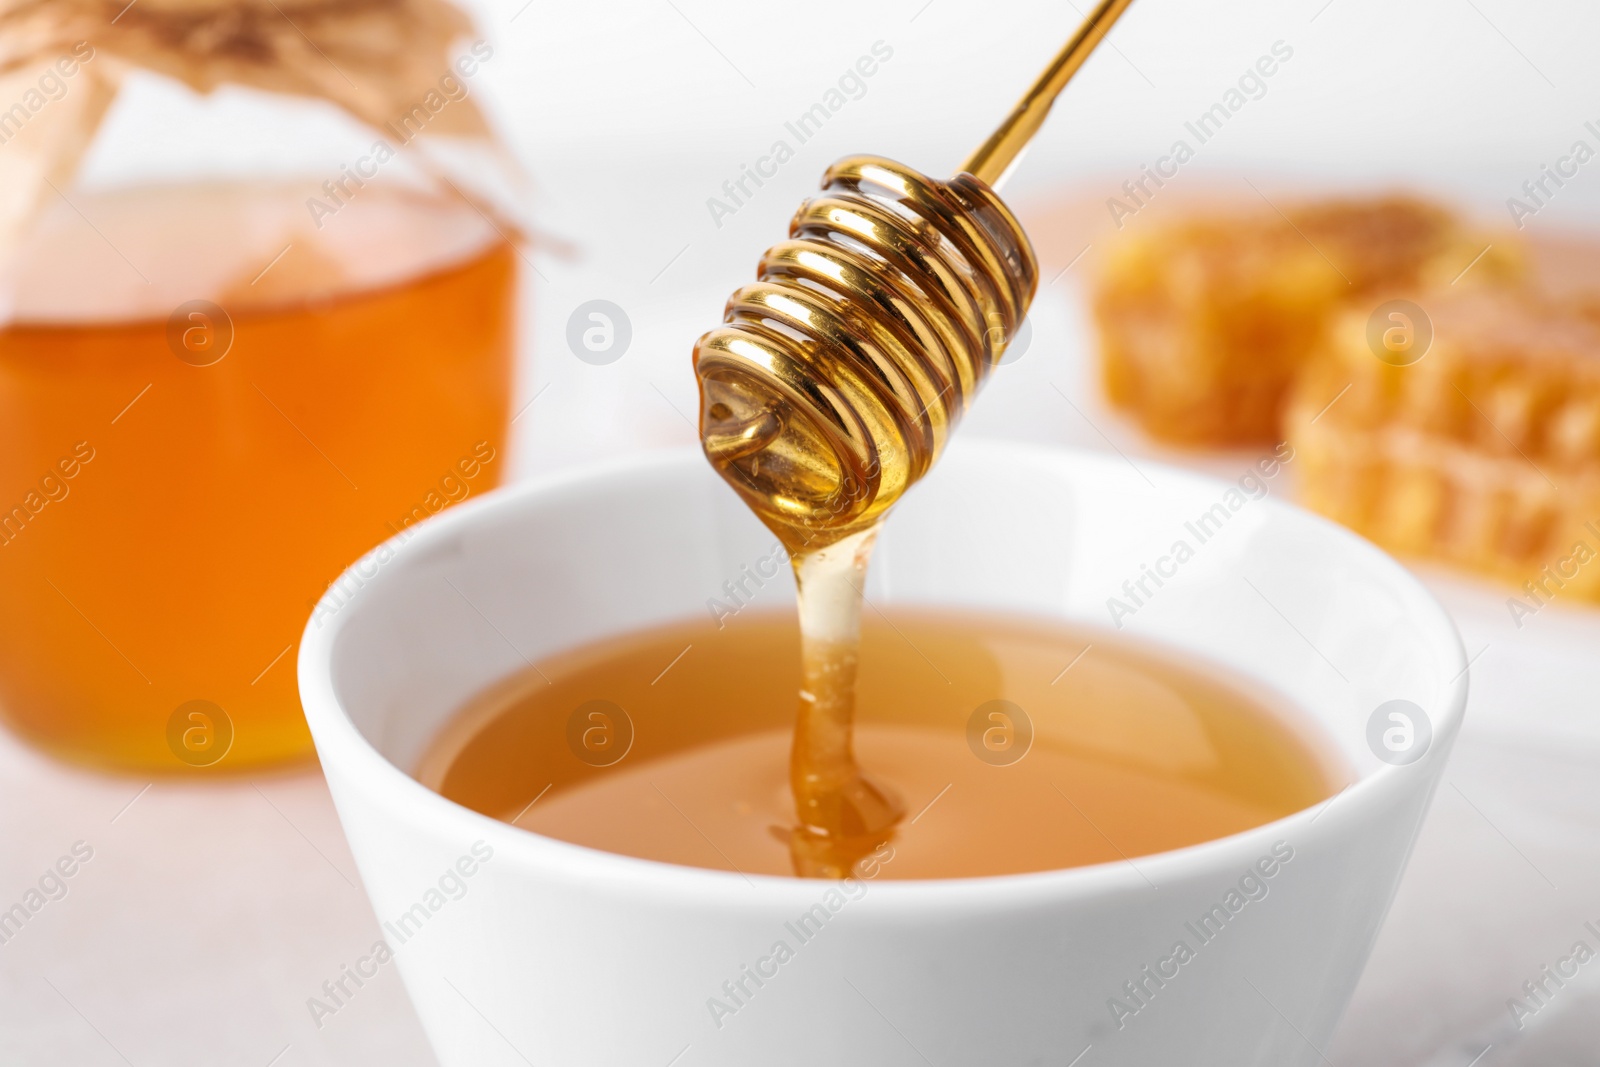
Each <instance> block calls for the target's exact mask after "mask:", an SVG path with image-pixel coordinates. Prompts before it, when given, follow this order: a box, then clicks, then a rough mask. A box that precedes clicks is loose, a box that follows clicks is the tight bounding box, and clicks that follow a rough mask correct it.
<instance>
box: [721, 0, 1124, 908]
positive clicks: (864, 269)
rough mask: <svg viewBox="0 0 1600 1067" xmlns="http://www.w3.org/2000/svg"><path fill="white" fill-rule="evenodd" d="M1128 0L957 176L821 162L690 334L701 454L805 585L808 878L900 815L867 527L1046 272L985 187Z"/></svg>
mask: <svg viewBox="0 0 1600 1067" xmlns="http://www.w3.org/2000/svg"><path fill="white" fill-rule="evenodd" d="M1131 3H1132V0H1102V2H1101V3H1100V4H1099V5H1098V6H1097V7H1096V8H1095V9H1094V11H1093V12H1091V13H1090V15H1089V17H1088V18H1087V19H1085V20H1084V22H1083V24H1082V25H1081V26H1080V27H1079V28H1078V31H1077V32H1076V33H1075V34H1074V35H1073V37H1072V39H1071V40H1070V41H1068V42H1067V44H1066V45H1065V47H1063V48H1062V49H1061V51H1060V52H1059V53H1058V54H1057V55H1056V57H1055V58H1054V59H1053V60H1052V61H1051V62H1050V65H1049V66H1048V67H1046V68H1045V70H1044V72H1043V73H1042V74H1041V75H1040V76H1039V78H1038V79H1037V80H1036V81H1035V82H1034V83H1033V85H1032V86H1031V87H1030V88H1029V89H1028V91H1027V92H1026V93H1024V94H1023V96H1022V99H1021V100H1020V101H1018V103H1017V105H1016V107H1014V108H1013V109H1012V111H1011V113H1010V114H1009V115H1008V116H1007V117H1006V119H1005V121H1004V122H1003V123H1001V125H1000V127H999V128H998V129H997V130H995V132H994V133H993V134H992V135H991V136H990V137H989V139H988V140H987V141H985V142H984V143H983V145H982V147H980V148H979V149H978V150H977V151H976V152H974V153H973V154H972V155H971V156H970V157H969V158H968V159H967V161H966V162H965V163H964V164H963V165H962V167H961V171H960V173H958V174H956V175H955V177H953V178H951V179H950V180H949V181H937V180H935V179H932V178H928V177H926V176H924V175H922V174H919V173H918V172H916V171H914V170H912V169H910V168H909V167H905V166H902V165H901V164H898V163H894V162H891V161H890V160H887V159H880V158H877V157H873V156H852V157H849V158H847V159H842V160H840V161H839V162H837V163H835V164H834V165H833V166H831V167H829V168H828V170H827V172H826V173H825V174H824V175H823V179H822V193H821V195H819V196H816V197H813V198H811V199H810V200H807V201H806V202H805V203H803V204H801V205H800V209H799V211H797V212H796V213H795V216H794V219H793V220H792V221H791V222H790V225H789V240H787V241H784V242H782V243H780V244H777V245H774V246H773V247H772V248H769V249H768V250H767V252H766V254H765V255H764V256H763V257H762V258H761V264H760V268H759V271H758V275H757V281H756V282H755V283H753V284H751V285H747V286H745V287H744V288H742V289H740V290H738V291H737V292H735V293H734V294H733V296H731V297H730V298H729V300H728V305H727V311H726V315H725V316H724V321H723V325H722V326H719V327H718V328H716V329H714V330H712V331H710V332H709V333H707V334H705V335H704V336H703V337H701V338H700V340H699V341H698V342H697V343H696V345H695V351H694V369H695V374H696V376H697V377H698V379H699V382H700V435H701V443H702V445H703V447H704V449H705V453H706V456H707V458H708V459H710V461H711V463H712V465H713V466H714V467H715V468H716V469H717V471H718V472H719V473H720V474H721V475H722V477H723V478H724V479H725V480H727V482H728V483H729V484H730V485H731V486H733V488H734V489H735V490H736V491H737V492H738V493H739V494H740V495H741V496H742V497H743V498H744V500H745V502H746V503H747V504H749V506H750V508H751V509H752V510H753V511H754V512H755V513H756V515H757V516H759V517H760V518H761V520H762V521H763V522H764V523H766V525H767V526H768V527H769V528H770V529H771V530H772V531H773V532H774V533H776V534H777V535H778V537H779V538H780V539H781V540H782V542H783V544H784V545H785V547H786V548H787V549H788V550H789V553H790V556H791V559H792V561H793V563H794V567H795V574H796V578H797V579H798V582H799V586H800V626H801V640H802V660H803V683H802V688H801V693H800V698H801V699H800V716H799V720H798V721H797V724H796V729H795V745H794V752H793V760H792V765H791V784H792V785H793V789H794V793H795V801H796V808H797V811H798V814H799V817H800V823H801V828H800V829H799V830H797V831H796V832H795V839H794V842H793V851H794V855H795V862H796V868H797V871H798V873H800V874H803V875H813V876H820V877H838V876H841V875H842V874H844V873H845V872H846V871H848V870H849V868H850V866H851V864H852V863H854V861H855V859H856V858H859V856H861V855H865V853H866V852H867V851H870V850H871V849H872V848H874V847H876V845H877V844H878V843H879V842H880V841H881V840H883V838H884V836H885V835H886V834H887V833H888V832H890V831H891V830H892V828H893V826H894V824H895V823H896V822H897V821H898V820H899V818H900V815H901V813H902V810H903V809H902V808H901V806H900V804H899V802H898V800H897V799H895V798H894V797H893V796H892V794H891V793H890V792H888V791H887V790H885V789H883V788H881V787H879V786H877V785H876V784H874V783H873V782H871V781H870V780H869V779H867V778H866V777H865V776H864V775H862V774H861V772H860V770H859V769H858V768H857V767H856V764H855V759H854V755H853V752H852V746H851V725H852V719H853V716H854V706H855V675H856V654H857V646H858V644H859V634H860V611H861V593H860V589H861V584H862V582H863V581H864V579H865V575H866V565H867V560H868V557H869V555H870V553H871V548H872V541H873V539H874V537H875V535H876V531H877V529H878V524H879V523H880V522H881V521H882V520H883V518H884V516H885V514H886V513H887V512H888V510H889V509H890V508H891V507H892V506H893V505H894V504H895V502H896V501H898V500H899V499H900V497H901V496H902V495H903V494H904V493H905V491H906V490H907V489H908V488H909V487H910V486H911V485H913V484H914V483H915V482H916V481H917V480H918V479H920V478H921V477H922V476H923V475H924V474H926V473H927V472H928V470H929V468H931V467H932V466H933V463H934V461H935V460H936V459H937V458H938V456H939V454H940V452H941V451H942V450H943V448H944V445H945V443H946V441H947V440H948V438H949V435H950V431H951V430H952V429H953V427H954V425H955V423H956V421H957V420H958V419H959V417H960V416H961V414H962V413H963V412H964V411H965V410H966V408H967V406H968V405H969V404H970V403H971V402H972V399H973V397H974V396H975V395H976V394H977V391H978V389H979V387H980V386H981V385H982V384H983V382H984V379H985V378H986V377H987V376H988V373H989V371H990V369H991V368H992V367H993V366H994V365H995V363H996V361H997V360H998V359H999V358H1000V356H1001V354H1002V353H1003V352H1004V351H1005V346H1006V343H1007V341H1008V339H1009V338H1011V337H1013V336H1015V334H1016V331H1017V329H1018V327H1020V326H1021V324H1022V321H1023V319H1024V318H1025V317H1026V316H1027V313H1028V307H1029V305H1030V304H1031V303H1032V301H1033V295H1034V292H1035V290H1036V289H1037V287H1038V280H1039V279H1038V262H1037V260H1035V258H1034V254H1033V249H1032V247H1031V246H1030V245H1029V243H1028V238H1027V235H1026V234H1024V233H1023V231H1022V227H1021V225H1020V224H1019V223H1018V222H1017V220H1016V218H1015V216H1013V215H1012V214H1011V212H1010V210H1008V209H1007V208H1006V206H1005V204H1003V203H1002V202H1001V201H1000V198H999V197H998V196H997V195H996V194H995V192H994V189H993V186H995V185H998V184H1000V182H1001V179H1002V178H1003V177H1004V175H1005V174H1006V172H1007V171H1008V169H1009V168H1010V167H1011V166H1012V165H1013V164H1014V163H1015V162H1016V161H1017V159H1018V158H1019V156H1020V154H1021V152H1022V150H1023V148H1025V147H1026V146H1027V144H1028V142H1029V141H1030V140H1031V139H1032V138H1033V136H1034V134H1035V133H1036V132H1037V131H1038V129H1039V127H1040V126H1041V125H1042V124H1043V123H1044V119H1045V116H1046V115H1047V114H1048V113H1049V111H1050V107H1051V105H1052V104H1053V103H1054V102H1055V99H1056V97H1057V96H1058V95H1059V94H1060V92H1061V90H1062V89H1063V88H1065V86H1066V84H1067V82H1068V81H1069V80H1070V79H1071V78H1072V76H1073V75H1074V74H1076V73H1077V71H1078V69H1079V68H1080V67H1081V66H1082V65H1083V63H1084V61H1085V60H1086V59H1088V57H1089V55H1090V53H1092V52H1093V51H1094V49H1095V47H1096V46H1097V45H1099V43H1100V41H1101V40H1102V39H1104V37H1105V35H1106V34H1107V33H1108V32H1109V31H1110V29H1111V27H1112V25H1113V24H1114V23H1115V22H1116V20H1117V19H1118V18H1119V17H1121V15H1122V13H1123V12H1124V11H1125V10H1126V9H1127V8H1128V6H1129V4H1131Z"/></svg>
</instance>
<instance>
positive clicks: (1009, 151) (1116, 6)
mask: <svg viewBox="0 0 1600 1067" xmlns="http://www.w3.org/2000/svg"><path fill="white" fill-rule="evenodd" d="M1131 3H1133V0H1100V3H1099V4H1097V5H1096V6H1095V9H1094V10H1093V11H1092V12H1090V14H1089V17H1088V18H1086V19H1084V20H1083V25H1081V26H1079V27H1078V32H1077V33H1075V34H1073V35H1072V40H1070V41H1068V42H1067V43H1066V46H1065V47H1064V48H1062V49H1061V51H1060V52H1058V53H1056V57H1055V59H1053V60H1051V61H1050V65H1049V66H1048V67H1046V68H1045V70H1044V73H1043V74H1040V75H1039V78H1038V80H1037V81H1035V82H1034V83H1033V84H1032V85H1031V86H1029V87H1028V91H1027V92H1025V93H1023V94H1022V99H1021V100H1018V101H1017V106H1016V107H1014V108H1012V109H1011V114H1009V115H1007V116H1006V120H1005V121H1004V122H1002V123H1001V124H1000V128H999V129H997V130H995V131H994V133H992V134H990V135H989V139H988V140H987V141H985V142H983V146H982V147H981V148H979V149H978V150H977V151H976V152H974V153H972V155H970V156H968V157H967V161H966V162H965V163H963V164H962V165H961V169H962V170H963V171H964V172H966V173H968V174H971V175H972V176H973V177H975V178H977V179H979V180H980V181H982V182H983V183H984V184H985V185H988V186H990V187H991V188H992V187H994V186H995V185H997V184H998V182H999V181H1000V176H1001V175H1003V174H1004V173H1005V172H1006V168H1007V167H1009V166H1011V164H1012V163H1013V162H1015V161H1016V158H1017V156H1018V155H1020V154H1021V152H1022V150H1023V149H1024V148H1026V147H1027V144H1028V142H1029V141H1031V140H1033V135H1034V134H1036V133H1038V132H1039V127H1040V126H1042V125H1044V120H1045V116H1047V115H1049V114H1050V106H1051V105H1052V104H1054V103H1055V102H1056V97H1057V96H1059V95H1061V90H1062V89H1064V88H1066V85H1067V82H1069V81H1071V80H1072V76H1073V75H1074V74H1076V73H1078V68H1079V67H1081V66H1083V62H1084V60H1086V59H1088V58H1089V56H1090V54H1091V53H1092V52H1094V50H1095V48H1096V47H1098V46H1099V44H1100V42H1101V41H1102V40H1104V39H1105V36H1106V34H1108V33H1110V32H1111V27H1112V26H1114V25H1115V24H1116V21H1117V19H1119V18H1121V17H1122V13H1123V12H1124V11H1126V10H1127V9H1128V5H1129V4H1131Z"/></svg>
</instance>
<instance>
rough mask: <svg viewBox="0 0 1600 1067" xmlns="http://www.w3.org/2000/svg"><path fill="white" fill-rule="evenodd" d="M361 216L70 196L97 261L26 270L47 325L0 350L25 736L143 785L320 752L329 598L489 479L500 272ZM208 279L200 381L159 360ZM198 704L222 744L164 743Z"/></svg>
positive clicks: (507, 305)
mask: <svg viewBox="0 0 1600 1067" xmlns="http://www.w3.org/2000/svg"><path fill="white" fill-rule="evenodd" d="M362 197H363V199H361V200H358V201H356V202H354V203H353V204H352V205H350V206H349V207H347V208H346V209H345V210H344V211H342V212H341V213H340V214H339V215H338V216H336V217H333V218H330V219H327V220H325V227H324V229H322V230H320V231H319V230H317V229H315V228H314V227H313V226H312V225H311V224H310V221H309V218H308V217H307V215H306V211H305V207H304V196H303V195H297V194H296V193H293V192H290V193H284V192H283V191H281V190H272V189H255V188H250V187H244V188H231V187H230V188H222V189H202V190H199V191H196V190H170V189H168V190H150V191H145V192H136V193H129V194H123V195H121V196H120V197H111V198H109V199H105V200H95V199H94V198H92V197H84V198H81V199H79V201H78V203H79V205H80V206H82V207H83V209H84V212H85V214H86V215H88V216H89V217H90V218H92V219H93V221H94V223H95V224H96V225H97V227H98V230H99V233H100V234H103V235H104V236H105V240H104V241H102V240H101V237H100V236H99V235H97V234H96V233H95V232H94V231H92V230H90V229H88V228H87V227H86V226H85V224H84V223H83V222H82V221H81V220H77V219H75V218H72V217H69V218H67V219H66V220H65V221H64V222H63V223H62V224H61V225H62V233H61V234H59V235H57V237H56V238H54V239H52V240H50V241H44V242H41V244H40V248H39V249H36V250H35V252H34V253H33V254H34V255H35V256H36V257H38V258H37V259H36V260H35V261H34V262H33V264H32V265H31V267H30V268H29V272H27V273H25V275H24V277H23V279H22V284H23V287H24V289H25V290H26V289H27V287H28V286H29V285H32V286H33V289H34V291H33V293H32V295H31V296H29V295H28V293H27V292H24V294H23V295H24V297H25V298H26V299H25V300H24V304H25V305H26V304H27V301H28V300H31V301H32V303H33V307H32V310H31V311H30V309H29V308H28V307H27V306H24V307H22V308H19V309H17V311H18V314H19V315H23V316H27V315H30V314H31V315H33V316H34V317H33V318H32V319H31V320H25V321H20V322H14V323H13V324H12V325H11V326H10V327H9V328H6V329H4V330H3V332H0V512H4V513H5V516H9V517H10V518H11V525H10V526H8V527H7V528H6V536H5V537H4V538H0V541H3V543H0V708H3V713H4V716H5V718H6V720H7V721H8V722H9V723H10V724H11V725H12V726H13V727H14V728H15V729H17V730H18V731H20V732H21V733H22V734H24V735H25V736H26V737H28V738H29V739H30V740H32V741H34V742H35V743H37V744H39V745H41V746H43V747H45V748H47V749H50V750H53V751H55V752H57V753H59V754H62V755H64V756H67V757H69V758H73V759H76V760H81V761H88V762H94V763H99V764H104V765H112V766H117V767H124V768H130V769H134V768H137V769H140V770H141V771H143V770H165V771H178V772H187V771H190V770H192V769H194V768H196V767H199V766H207V767H209V768H210V769H211V770H221V771H227V770H237V769H242V768H246V767H250V766H253V765H259V764H262V763H266V762H272V761H280V760H286V759H293V758H297V757H306V756H308V755H309V753H310V737H309V735H308V733H307V730H306V727H305V723H304V721H303V719H302V718H301V715H300V707H299V699H298V693H297V690H296V686H295V655H296V649H297V647H298V643H299V636H300V632H301V630H302V629H303V628H304V626H305V623H306V620H307V618H308V617H309V616H310V614H311V612H312V608H313V606H314V604H315V602H316V601H317V599H318V598H319V596H321V594H322V593H323V592H324V590H325V589H326V588H327V586H328V584H329V583H330V582H331V581H332V580H333V579H334V578H335V577H337V576H338V574H339V573H340V571H341V570H342V569H343V568H345V567H346V566H348V565H349V564H351V563H353V562H354V561H355V560H356V559H358V558H359V557H360V556H361V555H362V554H363V553H364V552H365V551H367V550H368V549H370V548H371V547H372V546H373V545H375V544H377V543H378V542H380V541H382V540H384V539H386V538H388V537H391V536H393V535H394V534H395V532H396V530H397V528H399V527H400V526H403V525H407V524H409V523H410V522H412V521H415V519H416V518H420V517H425V516H426V515H427V514H430V513H431V512H433V511H435V510H438V509H439V508H441V507H443V506H445V505H447V504H449V503H452V502H454V501H457V500H460V499H462V498H464V496H466V495H470V494H474V493H479V492H482V491H485V490H487V489H489V488H491V487H492V486H493V485H495V484H496V483H497V482H498V481H499V480H500V477H501V472H502V471H503V469H504V466H505V460H506V457H505V456H504V454H503V452H504V436H505V431H506V424H507V409H508V406H509V391H510V377H511V368H512V355H513V353H512V345H513V310H512V308H513V299H514V293H513V284H514V280H515V254H514V252H513V250H512V249H511V248H510V247H509V246H508V245H507V244H506V243H505V242H504V241H503V240H501V239H499V238H498V237H497V236H496V235H493V234H492V233H491V234H490V235H489V236H488V238H487V239H482V237H481V235H480V236H478V237H474V236H473V234H472V233H465V234H463V232H462V227H468V228H470V227H472V226H473V225H477V226H482V221H481V220H479V219H478V218H477V216H476V215H475V214H471V213H470V212H469V213H468V214H469V215H470V218H469V219H467V220H465V221H463V220H461V219H452V218H449V217H444V216H443V215H441V209H440V208H438V207H437V206H431V207H429V206H421V205H415V204H409V203H407V202H405V201H404V200H401V199H393V198H386V197H385V196H384V194H383V192H382V191H381V190H378V189H369V190H366V191H364V192H363V193H362ZM280 224H281V226H280ZM273 227H279V228H277V229H274V228H273ZM413 234H414V235H416V241H420V242H423V243H424V244H425V245H426V244H428V243H429V242H431V243H432V244H431V246H430V247H423V248H420V249H419V248H418V247H416V246H415V244H414V243H413V244H406V243H405V240H409V237H408V235H413ZM146 238H148V240H146ZM250 240H258V244H259V247H256V248H253V249H244V250H243V251H241V243H242V242H247V241H250ZM371 242H376V244H375V245H373V246H372V247H368V245H369V243H371ZM396 242H399V243H398V244H397V243H396ZM113 245H114V246H115V247H114V248H113V247H108V246H113ZM285 245H290V246H291V247H289V248H288V250H287V251H286V252H284V253H283V254H282V256H281V258H280V259H278V260H276V261H274V260H273V256H274V255H275V254H277V253H278V252H279V249H281V248H283V247H284V246H285ZM113 253H117V254H115V255H114V254H113ZM97 256H98V257H99V258H98V259H96V258H95V257H97ZM123 256H125V257H126V261H124V259H123V258H122V257H123ZM408 256H409V257H410V260H409V262H411V264H412V266H411V267H408V268H407V269H406V270H405V271H404V272H403V273H402V274H401V275H400V276H395V275H394V273H393V270H391V268H394V267H395V266H396V264H398V263H400V262H402V261H405V260H406V257H408ZM341 257H342V258H341ZM80 258H81V262H80ZM197 263H198V267H197ZM208 263H210V264H211V265H214V266H216V268H217V269H219V270H227V271H229V272H230V274H229V276H228V277H223V278H216V277H213V276H209V275H208V274H207V270H208V269H209V268H208ZM97 272H98V273H97ZM185 272H187V274H186V273H185ZM180 275H182V276H183V277H181V278H180V277H179V276H180ZM40 278H45V279H46V280H49V279H50V278H55V279H56V281H57V282H59V283H60V284H58V285H56V286H55V288H50V287H48V286H47V287H46V289H45V290H44V291H40V290H39V286H40V285H41V284H42V283H41V282H39V279H40ZM85 279H87V280H85ZM175 279H176V280H175ZM199 283H206V284H214V288H213V290H212V292H213V295H214V296H215V299H216V301H217V303H219V304H220V305H221V306H222V307H223V308H225V309H226V310H227V311H228V312H229V313H230V315H231V318H232V322H233V328H234V334H235V335H234V338H233V342H232V347H231V349H230V350H229V351H228V352H227V354H226V355H225V356H224V357H223V358H222V359H221V360H220V361H219V362H216V363H214V364H212V365H209V366H195V365H192V364H191V363H189V362H185V361H184V360H182V359H180V358H178V356H177V355H175V353H174V351H173V350H172V347H171V344H170V343H169V334H168V322H167V319H168V316H169V315H170V314H171V312H172V309H173V308H174V307H175V306H176V305H177V304H178V303H179V302H180V300H183V299H187V298H189V297H193V296H197V295H200V294H199V293H196V292H195V289H194V285H195V284H199ZM77 284H81V285H83V286H86V287H87V288H88V289H90V290H93V292H94V293H95V294H98V295H96V296H94V298H93V299H88V298H84V299H79V300H77V305H79V306H74V303H73V301H74V297H75V295H76V296H81V295H82V294H81V292H78V293H76V294H75V285H77ZM86 301H87V303H86ZM107 314H109V315H111V316H112V318H111V319H110V320H106V319H105V318H104V316H105V315H107ZM80 442H81V444H80ZM87 456H92V458H88V459H87V461H85V457H87ZM63 460H65V461H67V465H65V466H63V465H62V463H63ZM69 469H71V470H72V474H71V475H70V476H68V475H67V473H66V472H67V471H68V470H69ZM41 501H43V503H40V502H41ZM14 505H15V506H17V507H21V508H22V509H23V510H22V512H20V513H18V512H15V511H14V510H13V506H14ZM35 506H37V510H34V508H35ZM196 700H199V701H205V702H207V704H208V706H210V707H214V708H216V709H220V712H221V714H222V715H224V716H226V722H210V721H209V720H207V721H206V722H201V720H194V721H193V722H192V723H191V722H189V721H188V720H185V724H183V729H180V730H178V731H176V732H174V731H173V730H172V729H170V727H171V723H172V718H173V716H174V714H175V712H176V711H177V709H179V708H180V707H182V706H184V705H186V704H188V703H189V702H191V701H196ZM208 730H209V731H211V732H210V733H209V734H208V733H207V731H208ZM185 731H188V732H185ZM224 732H227V733H231V738H227V737H224V738H223V740H225V741H226V743H227V750H226V752H225V753H224V752H221V751H212V752H209V753H208V752H206V751H205V747H206V742H207V740H208V738H209V739H210V740H211V741H212V743H216V739H217V738H218V737H222V735H223V734H224ZM179 739H182V740H181V741H180V740H179ZM191 742H193V743H194V744H195V746H196V747H195V750H194V751H189V750H187V749H186V748H184V747H183V746H186V745H189V744H190V743H191Z"/></svg>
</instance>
